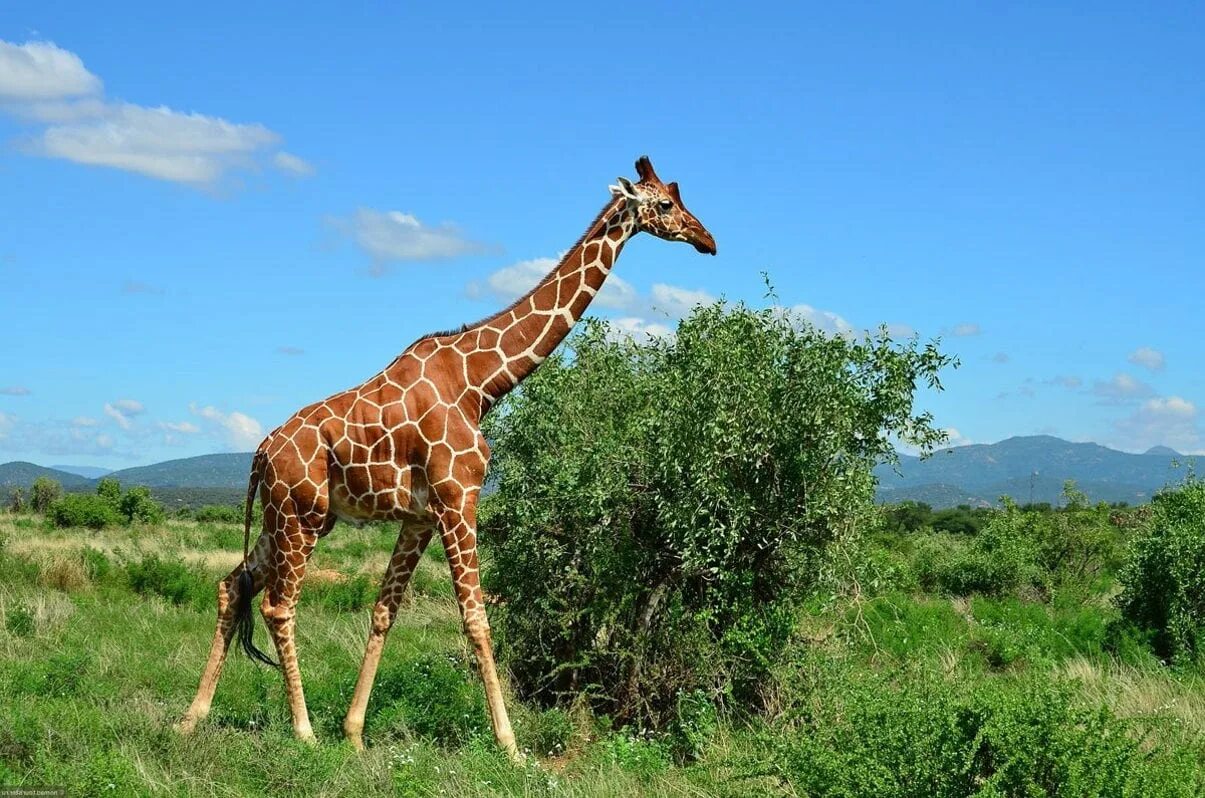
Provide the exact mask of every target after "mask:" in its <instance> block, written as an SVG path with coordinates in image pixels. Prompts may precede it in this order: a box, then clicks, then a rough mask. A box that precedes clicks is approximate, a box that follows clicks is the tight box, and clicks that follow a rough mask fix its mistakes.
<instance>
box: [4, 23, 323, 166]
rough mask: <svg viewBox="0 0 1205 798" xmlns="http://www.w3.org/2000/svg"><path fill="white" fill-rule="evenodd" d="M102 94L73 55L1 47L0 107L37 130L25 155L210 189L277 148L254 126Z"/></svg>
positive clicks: (297, 161)
mask: <svg viewBox="0 0 1205 798" xmlns="http://www.w3.org/2000/svg"><path fill="white" fill-rule="evenodd" d="M102 91H103V87H102V85H101V82H100V80H99V78H97V77H96V76H95V75H92V74H91V73H90V72H88V70H87V69H85V68H84V65H83V62H82V61H81V60H80V58H79V56H77V55H75V54H74V53H71V52H68V51H66V50H62V49H60V48H58V47H56V46H55V45H53V44H49V43H46V42H28V43H26V44H23V45H15V44H11V43H8V42H3V41H0V100H3V99H7V100H8V103H7V104H6V105H5V110H7V111H9V112H10V113H12V114H14V115H15V116H17V117H18V118H21V119H24V120H29V121H32V122H34V123H37V124H39V125H40V126H41V127H40V129H37V130H35V131H33V132H32V133H31V134H30V135H28V136H26V137H25V138H24V139H23V142H22V148H23V149H24V150H25V151H26V152H28V153H31V154H34V155H41V156H44V157H48V158H61V159H64V160H68V161H72V162H75V163H80V164H86V165H90V166H105V167H110V168H113V169H121V170H124V171H128V172H135V173H137V174H141V175H145V176H147V177H152V178H155V179H159V180H168V181H172V182H177V183H184V184H186V185H190V186H193V187H209V186H213V185H215V184H216V183H217V182H218V181H219V180H220V179H221V178H222V177H223V176H224V175H225V174H226V173H228V172H230V171H232V170H236V169H250V170H255V169H258V168H259V165H260V163H261V162H263V161H265V160H267V157H268V155H269V153H271V152H272V150H273V149H274V145H276V144H277V143H278V142H279V141H280V136H279V135H278V134H276V133H274V132H273V131H271V130H268V129H267V128H266V127H264V126H263V125H260V124H254V123H251V124H240V123H236V122H230V121H228V120H226V119H222V118H220V117H216V116H208V115H205V114H201V113H196V112H191V113H186V112H182V111H177V110H174V109H172V108H168V107H166V106H158V107H150V106H142V105H135V104H133V103H127V102H121V101H117V100H110V99H107V98H105V97H104V96H103V94H102ZM271 161H272V163H273V164H275V165H276V167H277V168H279V169H281V170H284V171H288V172H290V173H292V174H301V173H303V172H304V171H305V170H306V169H310V170H312V167H310V166H309V164H307V163H306V162H305V161H303V160H302V159H301V158H298V157H297V156H296V155H292V154H290V153H285V152H276V153H275V154H274V155H273V157H272V158H271Z"/></svg>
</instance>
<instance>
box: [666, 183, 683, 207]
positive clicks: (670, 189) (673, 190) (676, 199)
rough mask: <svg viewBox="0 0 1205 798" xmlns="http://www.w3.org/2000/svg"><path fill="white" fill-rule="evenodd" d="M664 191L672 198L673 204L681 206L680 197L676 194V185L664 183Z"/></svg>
mask: <svg viewBox="0 0 1205 798" xmlns="http://www.w3.org/2000/svg"><path fill="white" fill-rule="evenodd" d="M665 190H666V191H668V192H669V195H670V196H671V197H673V198H674V202H676V203H678V204H679V205H681V204H682V195H681V194H679V193H678V184H677V183H666V184H665Z"/></svg>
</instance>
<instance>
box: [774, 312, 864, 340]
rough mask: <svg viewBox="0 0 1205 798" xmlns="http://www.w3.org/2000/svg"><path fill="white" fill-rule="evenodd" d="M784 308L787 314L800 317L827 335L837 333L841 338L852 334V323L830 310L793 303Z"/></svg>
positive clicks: (849, 336)
mask: <svg viewBox="0 0 1205 798" xmlns="http://www.w3.org/2000/svg"><path fill="white" fill-rule="evenodd" d="M785 310H786V312H787V314H788V315H789V316H792V317H794V318H797V319H802V320H803V321H806V322H807V323H808V324H810V325H812V326H813V327H815V328H816V329H817V330H819V331H820V332H822V333H825V334H827V335H839V336H841V337H843V338H851V337H853V335H854V327H853V325H852V324H850V323H849V322H848V321H846V320H845V319H844V318H843V317H842V316H840V315H838V314H836V313H833V312H832V311H831V310H819V309H817V308H814V307H812V306H811V305H794V306H792V307H789V308H786V309H785Z"/></svg>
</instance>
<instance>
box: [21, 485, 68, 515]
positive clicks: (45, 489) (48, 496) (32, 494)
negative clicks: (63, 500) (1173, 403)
mask: <svg viewBox="0 0 1205 798" xmlns="http://www.w3.org/2000/svg"><path fill="white" fill-rule="evenodd" d="M62 495H63V486H62V485H60V484H59V483H58V482H56V481H55V480H53V479H51V478H50V477H38V478H37V479H35V480H34V481H33V486H32V487H31V488H30V489H29V503H30V506H32V507H33V511H34V512H35V513H46V512H47V511H48V510H50V506H51V505H52V504H54V503H55V502H56V501H58V500H59V498H60V497H61V496H62Z"/></svg>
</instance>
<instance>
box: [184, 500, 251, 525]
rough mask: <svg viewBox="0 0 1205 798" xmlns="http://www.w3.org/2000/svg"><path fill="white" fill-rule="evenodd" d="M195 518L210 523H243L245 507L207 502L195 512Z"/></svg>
mask: <svg viewBox="0 0 1205 798" xmlns="http://www.w3.org/2000/svg"><path fill="white" fill-rule="evenodd" d="M192 517H193V519H194V520H196V521H200V522H201V523H209V524H215V523H219V524H242V523H243V508H242V507H234V506H231V505H226V504H207V505H205V506H204V507H201V508H199V509H198V510H197V511H196V513H194V514H193V516H192Z"/></svg>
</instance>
